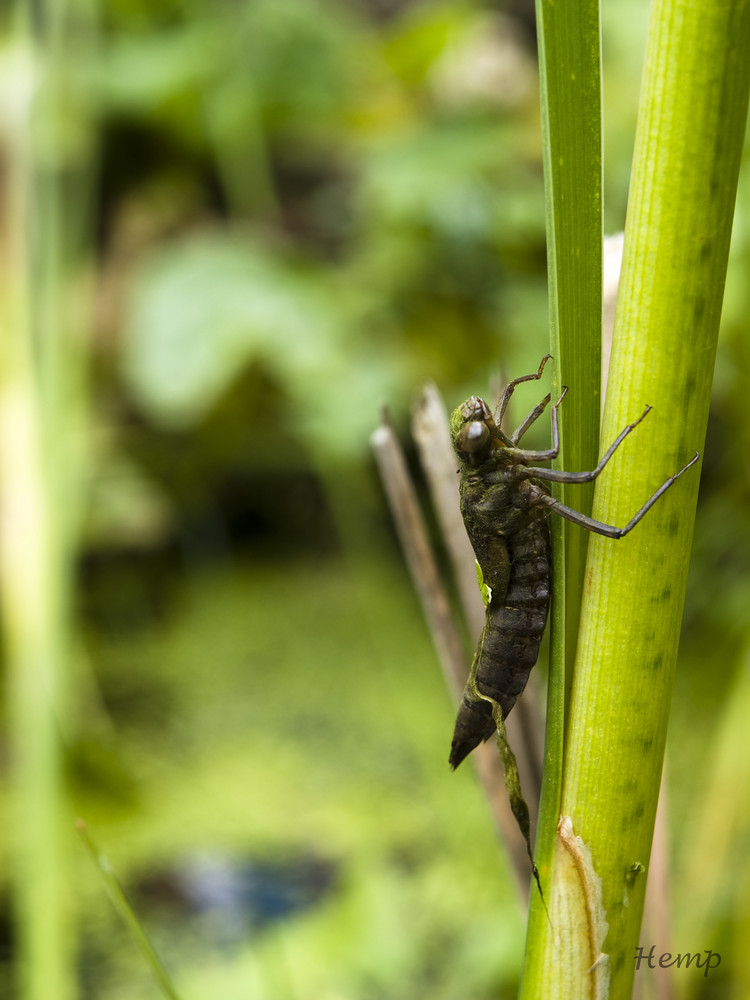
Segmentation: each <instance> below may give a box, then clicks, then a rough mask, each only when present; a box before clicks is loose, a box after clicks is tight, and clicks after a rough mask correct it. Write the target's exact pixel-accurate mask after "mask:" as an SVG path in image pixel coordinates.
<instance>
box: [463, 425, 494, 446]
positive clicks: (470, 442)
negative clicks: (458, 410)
mask: <svg viewBox="0 0 750 1000" xmlns="http://www.w3.org/2000/svg"><path fill="white" fill-rule="evenodd" d="M462 437H463V445H464V450H465V451H469V452H477V451H481V450H482V449H483V448H484V447H485V445H486V444H487V442H488V441H489V439H490V429H489V427H488V426H487V424H485V423H484V421H481V420H472V421H471V423H470V424H467V426H466V427H465V428H464V432H463V435H462Z"/></svg>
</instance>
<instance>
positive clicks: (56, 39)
mask: <svg viewBox="0 0 750 1000" xmlns="http://www.w3.org/2000/svg"><path fill="white" fill-rule="evenodd" d="M87 2H88V0H78V2H74V0H69V2H68V3H51V2H42V3H36V4H34V5H33V10H32V9H31V8H32V5H30V4H26V3H22V2H18V3H16V5H15V15H16V21H15V33H14V36H13V38H12V41H11V43H10V45H9V47H8V50H7V52H6V57H7V59H8V64H7V66H8V72H6V73H5V74H4V83H5V88H4V90H3V92H2V102H3V108H4V110H5V111H7V114H4V115H3V116H2V121H3V126H4V128H3V131H2V136H1V141H2V145H3V152H4V158H5V161H6V163H7V165H8V169H7V171H6V174H5V185H4V188H3V191H2V198H3V209H4V211H3V213H2V219H3V220H4V228H3V230H2V256H3V263H4V264H5V266H4V267H3V269H2V275H1V276H0V281H2V294H1V295H0V300H1V301H2V306H1V307H0V327H1V334H0V335H1V339H0V343H1V344H2V349H1V351H0V465H1V466H2V477H1V479H0V484H1V485H0V497H1V500H2V505H1V507H0V510H1V515H0V534H1V536H2V544H1V545H0V553H1V554H0V586H1V587H2V613H3V627H4V633H5V648H6V653H7V662H8V677H9V684H8V690H9V723H10V726H9V732H10V747H11V760H12V767H13V772H12V773H13V812H12V822H11V841H12V851H13V867H12V891H13V904H14V911H15V917H16V928H17V965H18V987H19V991H18V992H19V996H20V997H21V998H22V1000H64V998H66V997H68V996H72V995H73V992H74V987H73V973H72V961H71V958H72V954H73V950H72V948H71V947H70V943H71V941H70V939H71V930H70V924H71V920H70V916H71V909H70V903H71V900H72V894H71V893H70V892H69V891H67V886H66V877H65V865H64V850H63V846H62V845H63V837H64V832H63V830H64V828H63V813H64V804H63V782H62V745H61V731H62V729H63V728H64V723H65V693H66V680H67V663H68V646H69V633H70V616H69V615H70V606H71V586H72V582H71V581H72V556H73V545H74V534H75V526H76V523H77V520H78V514H79V505H78V503H77V502H76V500H77V497H76V491H75V486H76V485H77V480H78V476H77V473H78V471H79V469H78V465H79V460H80V454H79V448H80V435H79V433H78V432H79V430H80V423H81V419H80V418H81V415H82V413H83V402H84V379H83V377H82V373H83V370H84V368H83V360H84V356H85V348H86V342H85V339H84V338H83V336H82V334H83V331H84V330H85V329H86V318H87V317H86V313H85V306H84V303H85V301H86V294H85V289H86V284H87V283H86V281H85V271H84V268H83V267H82V250H83V249H84V247H83V245H82V242H81V237H82V235H83V234H84V233H85V232H86V228H87V227H86V222H87V220H88V218H89V215H88V212H87V211H86V208H87V206H88V198H89V196H90V186H89V185H90V175H89V171H88V163H89V152H90V151H89V147H88V137H89V135H90V133H89V132H88V130H87V129H86V127H85V124H86V121H85V115H82V114H81V107H82V106H81V103H80V102H79V100H78V97H79V94H76V91H75V84H76V82H77V81H76V79H75V73H76V72H77V70H78V68H79V63H78V60H79V59H80V57H81V56H82V54H83V53H82V52H81V50H80V48H77V49H75V50H74V52H72V51H71V49H70V47H69V43H70V42H71V40H75V42H76V43H77V44H78V45H79V46H80V44H81V42H82V41H83V40H84V39H86V38H87V33H86V31H85V30H84V31H83V32H81V30H80V29H82V28H84V29H85V28H87V27H88V25H89V23H90V22H89V19H88V17H87V16H86V15H87V13H88V11H87ZM73 15H75V18H76V28H77V29H78V30H72V31H69V29H70V27H71V20H72V17H73ZM73 56H75V58H73Z"/></svg>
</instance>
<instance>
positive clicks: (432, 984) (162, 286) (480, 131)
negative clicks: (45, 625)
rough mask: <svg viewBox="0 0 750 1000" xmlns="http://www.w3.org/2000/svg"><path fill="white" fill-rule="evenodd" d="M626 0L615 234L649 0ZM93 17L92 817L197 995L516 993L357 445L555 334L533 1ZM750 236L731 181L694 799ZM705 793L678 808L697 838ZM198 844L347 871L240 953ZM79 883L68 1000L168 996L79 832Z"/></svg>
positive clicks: (475, 822) (135, 10)
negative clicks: (200, 890) (205, 898)
mask: <svg viewBox="0 0 750 1000" xmlns="http://www.w3.org/2000/svg"><path fill="white" fill-rule="evenodd" d="M610 6H611V10H609V11H607V12H605V29H607V28H608V26H610V25H611V31H610V33H609V34H606V33H605V57H604V66H605V109H606V108H607V107H611V108H612V112H613V113H612V116H611V118H610V120H609V122H608V127H607V149H608V151H611V152H612V157H611V159H606V158H605V163H606V165H607V175H606V177H605V182H606V183H605V189H606V190H607V191H608V196H609V205H610V206H614V207H613V208H611V209H610V211H611V212H612V215H611V219H610V222H609V225H610V227H612V228H614V227H619V226H621V224H622V213H623V210H624V203H625V197H626V186H627V175H628V169H629V156H630V145H629V144H630V142H631V138H630V136H631V129H632V115H633V109H634V107H635V105H636V101H637V66H636V67H635V69H634V59H635V60H636V61H637V60H638V59H639V58H640V56H639V55H638V53H639V42H640V36H639V31H641V25H642V23H643V21H642V17H641V15H642V13H643V11H642V8H643V6H644V5H643V4H639V5H637V6H636V7H635V8H633V6H632V5H631V4H626V3H616V4H613V5H610ZM634 10H635V11H637V12H638V16H635V15H634V14H633V11H634ZM96 16H97V18H98V21H99V29H98V30H99V38H98V42H97V45H98V49H97V52H96V57H95V59H94V60H93V62H92V61H91V60H90V59H88V58H85V59H84V58H81V59H80V60H78V61H76V59H75V51H76V50H75V48H74V47H71V65H70V67H69V71H70V74H71V78H74V79H76V80H77V86H78V87H79V88H80V93H81V95H82V97H81V99H82V100H85V101H86V102H88V103H89V104H92V105H93V106H94V107H95V110H96V122H95V126H92V128H93V134H92V135H91V136H90V148H91V149H94V148H97V147H98V148H100V151H101V153H100V187H99V211H98V218H97V240H96V245H95V246H94V247H92V252H94V253H95V255H96V267H97V292H96V296H97V300H96V306H97V308H96V326H95V334H94V337H93V339H92V343H91V361H92V366H93V367H92V370H93V379H92V404H93V405H92V421H91V422H92V426H91V435H90V454H89V456H88V466H89V478H88V483H89V492H88V495H87V497H86V498H85V499H86V505H87V516H86V525H85V537H84V542H83V545H82V551H81V554H80V560H79V576H78V584H77V586H78V590H77V593H76V595H75V606H76V613H77V616H78V626H79V628H78V631H79V650H78V657H77V669H76V671H75V681H74V683H75V690H74V691H73V692H72V693H71V703H72V708H71V711H70V713H69V714H70V720H69V731H68V732H66V743H67V752H68V756H69V760H68V780H69V785H70V794H71V798H72V801H73V803H74V807H75V809H76V810H77V811H78V812H80V813H81V814H82V815H84V816H85V818H86V819H87V820H88V821H89V822H90V823H91V825H92V829H93V831H94V833H95V836H96V839H97V840H98V841H99V842H100V844H101V846H102V847H103V848H104V849H105V850H106V852H107V853H108V854H109V855H110V858H111V860H112V862H113V864H114V865H115V868H116V869H118V870H119V872H120V874H121V876H122V879H123V881H124V883H125V886H126V888H127V889H128V890H129V891H130V893H131V895H132V896H133V898H134V901H135V903H136V908H137V909H138V912H139V915H140V916H141V918H142V919H143V921H144V924H145V926H146V929H147V931H152V932H153V935H154V944H155V945H156V947H157V948H158V949H159V950H160V951H162V952H163V955H164V958H165V959H166V961H167V964H168V965H170V966H171V969H172V971H173V973H174V975H175V980H176V982H177V984H178V986H179V987H180V988H182V989H183V990H184V995H185V996H204V995H215V996H221V997H222V998H223V1000H226V998H230V997H233V996H238V997H239V996H243V997H247V996H253V997H258V998H265V997H269V998H271V997H272V998H273V1000H286V998H289V1000H307V998H312V997H314V998H315V1000H340V998H346V1000H355V998H363V1000H364V998H372V1000H375V998H385V997H388V998H389V1000H409V998H411V997H417V996H420V997H421V996H423V995H424V993H425V992H426V991H427V990H429V992H430V995H431V996H433V997H434V998H435V1000H440V998H442V997H444V998H445V1000H453V998H455V997H456V996H466V997H469V996H471V997H473V998H481V997H488V998H489V997H497V996H502V997H510V996H512V995H514V993H515V983H516V978H517V974H518V969H519V967H520V960H521V952H522V943H521V942H522V926H523V921H522V915H521V913H520V909H519V907H518V906H517V904H516V901H515V898H514V893H513V889H512V886H511V882H510V879H509V878H508V873H507V871H506V866H505V862H504V858H503V856H502V853H501V851H500V850H499V849H498V845H497V844H496V842H495V839H494V836H493V833H492V830H491V827H490V822H489V818H488V813H487V811H486V809H485V807H484V804H483V803H482V801H481V798H480V794H479V791H478V789H477V788H476V787H475V783H474V781H473V779H472V776H471V774H470V773H469V772H467V773H466V774H464V775H457V776H455V777H453V778H451V776H450V775H449V773H448V768H447V763H446V761H447V749H448V744H449V735H450V729H451V719H450V715H451V709H450V704H449V700H448V698H447V696H446V694H445V692H444V691H443V684H442V681H441V679H440V678H439V676H438V672H437V669H436V665H435V659H434V656H433V654H432V650H431V647H430V644H429V639H428V637H427V635H426V632H425V629H424V626H423V624H422V620H421V614H420V611H419V609H418V606H417V603H416V601H415V599H414V597H413V596H412V595H411V593H410V590H409V587H408V583H407V581H406V580H405V574H404V573H403V567H402V564H401V560H400V556H399V553H398V552H397V549H396V545H395V542H394V540H393V536H392V533H391V529H390V525H389V520H388V516H387V514H386V512H385V509H384V505H383V503H382V499H381V494H380V489H379V486H378V484H377V483H376V481H375V477H374V473H373V470H372V467H371V463H370V459H369V456H368V444H367V438H368V435H369V432H370V431H371V429H372V428H373V426H374V424H375V423H376V421H377V415H378V408H379V406H380V405H381V404H382V403H383V402H385V401H387V402H388V403H389V405H390V406H391V407H392V409H393V411H394V413H395V415H396V420H397V422H399V423H400V424H401V426H403V424H404V418H405V414H406V412H407V410H408V407H409V405H410V403H411V401H412V399H413V398H414V396H415V394H416V392H417V391H418V389H419V387H420V386H421V384H422V383H423V382H424V381H425V380H426V379H434V380H436V381H437V382H438V383H439V384H440V386H441V387H442V388H443V390H444V392H445V393H446V396H447V397H448V398H449V401H451V402H453V401H456V400H458V399H460V398H463V397H464V396H465V395H466V394H467V391H472V392H473V391H485V389H486V387H487V384H488V381H489V379H490V378H491V377H492V376H494V375H496V374H497V372H498V370H499V369H501V368H502V369H503V371H504V372H506V373H512V374H518V373H521V372H524V371H531V370H534V369H535V368H536V367H537V365H538V361H539V358H540V356H541V355H542V354H543V353H544V352H545V350H546V278H545V248H544V206H543V187H542V174H541V148H540V136H539V120H538V116H539V112H538V97H537V89H536V88H537V82H536V62H535V53H534V36H533V10H532V5H529V4H522V3H520V2H519V3H512V4H511V3H508V5H507V9H505V8H504V7H503V5H502V4H489V3H487V4H482V3H479V2H468V0H466V2H461V0H453V2H443V3H417V2H409V0H359V2H357V3H343V0H342V2H333V0H253V2H249V0H220V2H214V3H211V4H202V3H198V2H196V0H182V2H177V0H157V2H149V3H144V2H141V0H102V2H101V3H100V5H99V10H98V12H97V15H96ZM631 38H634V39H635V43H634V44H629V39H631ZM84 95H85V96H84ZM610 95H611V96H610ZM748 219H750V202H749V201H748V187H747V171H746V172H745V179H744V188H743V190H742V192H741V201H740V206H739V215H738V238H737V241H736V246H735V249H734V252H735V257H734V260H735V262H736V263H735V264H734V265H733V266H734V267H735V268H736V276H735V278H734V283H732V281H733V279H732V274H730V285H729V288H728V295H727V309H726V322H725V337H724V342H723V344H722V348H721V354H720V358H719V362H718V370H719V377H718V395H717V401H716V405H715V412H714V417H713V420H712V424H711V429H710V435H711V437H710V439H709V442H708V446H707V452H706V461H705V465H704V479H705V482H704V497H705V501H706V503H705V506H704V513H703V514H702V515H701V514H699V527H698V536H697V539H696V567H695V571H694V574H693V579H692V585H691V586H692V589H691V593H690V597H689V604H688V608H687V612H686V627H687V628H688V629H689V634H690V636H691V639H694V642H693V643H691V650H690V651H688V653H687V654H686V655H685V656H684V657H683V660H684V666H683V668H682V672H681V675H680V681H679V688H678V697H680V698H682V699H683V701H682V702H681V703H678V705H677V709H676V712H675V723H674V730H675V741H676V742H678V745H679V748H680V749H679V758H678V760H676V761H675V764H674V773H675V775H676V779H677V784H678V786H679V785H680V783H684V784H683V787H687V788H689V789H690V796H692V795H694V786H693V785H692V783H691V782H690V780H689V777H688V776H689V774H690V773H691V772H693V771H694V770H695V769H696V768H698V767H700V766H701V764H703V763H705V755H704V752H703V749H702V741H701V740H694V739H687V738H685V733H686V732H689V733H691V734H694V727H695V717H696V706H700V712H701V716H703V714H704V713H705V712H706V708H705V706H706V705H707V704H709V703H710V704H711V705H716V707H718V705H719V704H720V702H721V686H720V685H717V684H716V674H717V671H718V669H719V667H721V669H724V670H726V672H727V675H729V674H731V673H732V671H733V670H734V669H739V667H737V668H735V665H736V664H739V663H740V660H739V656H740V652H741V650H742V649H744V648H745V645H746V643H747V624H746V617H747V616H746V615H745V614H744V608H745V607H746V606H747V601H748V598H749V597H750V595H748V573H747V568H748V555H749V554H748V552H747V539H748V537H750V534H749V533H748V531H747V527H748V518H747V485H748V483H747V462H746V455H747V454H748V450H749V449H748V448H747V447H744V446H743V445H744V444H745V443H746V442H745V438H746V436H747V433H748V431H747V421H746V420H745V419H744V393H743V387H744V385H745V384H746V379H747V375H748V367H749V362H750V359H749V358H748V356H747V343H748V341H747V315H748V311H749V310H748V301H747V283H746V282H745V281H743V278H742V275H743V274H745V275H746V274H747V267H748V255H749V254H750V243H749V242H748V235H747V230H748ZM649 402H652V403H654V405H655V404H656V403H657V401H655V400H651V401H649ZM738 438H739V443H738ZM717 593H718V594H721V595H722V596H721V599H720V600H716V595H717ZM698 651H700V653H698ZM706 663H710V664H712V666H711V669H707V668H706ZM683 748H685V749H684V754H683ZM744 751H745V752H746V751H747V748H744ZM738 752H739V751H738ZM691 808H692V805H691V802H690V799H689V797H688V796H683V798H682V799H681V798H680V796H679V794H677V795H675V814H676V815H677V817H678V819H679V822H680V823H682V822H687V816H688V814H689V812H690V809H691ZM744 821H745V822H746V824H747V825H746V827H745V830H747V828H748V826H750V822H748V817H745V820H744ZM200 851H208V852H216V853H218V854H219V855H220V856H222V857H225V858H228V859H230V860H232V861H233V862H236V863H237V864H238V865H241V864H252V863H255V862H258V861H262V860H264V859H266V860H267V859H271V860H275V861H279V859H280V860H281V861H282V862H284V863H289V865H290V867H292V868H293V866H294V863H295V861H296V860H298V859H300V858H307V857H314V858H320V859H322V860H323V861H324V862H325V863H326V864H329V865H330V866H331V870H332V871H333V872H334V873H335V877H334V878H333V880H332V882H331V885H330V886H329V887H328V888H327V889H326V891H325V892H322V893H321V897H320V899H319V900H318V901H317V902H316V903H315V905H312V906H310V907H309V908H307V909H300V911H299V912H296V913H293V914H291V915H289V916H288V917H287V919H285V920H277V921H271V920H269V921H266V922H264V923H262V924H259V925H257V926H250V927H246V928H245V930H244V932H243V935H241V936H240V939H233V940H232V941H231V943H230V944H227V943H226V941H223V940H222V938H221V935H218V936H217V935H216V934H215V933H214V932H215V928H214V927H213V924H212V921H213V922H216V921H219V922H221V919H222V917H221V912H222V911H221V909H220V908H219V909H218V910H214V911H212V912H211V913H209V914H208V916H207V915H206V913H203V914H201V913H200V912H199V910H198V909H197V908H196V905H195V904H194V903H193V904H191V902H190V900H189V899H188V898H187V896H186V894H185V891H184V889H182V890H179V891H178V890H176V889H175V884H176V881H177V882H179V879H177V880H176V877H172V876H173V874H174V872H175V871H179V870H180V869H181V866H182V865H183V864H188V866H189V862H190V859H191V857H193V856H194V855H195V854H196V852H200ZM738 863H739V862H738ZM70 864H71V869H72V871H73V872H74V876H75V877H74V880H73V883H72V884H73V885H74V886H75V888H74V889H73V890H72V891H73V894H74V896H75V900H74V905H75V907H76V909H77V911H78V914H79V920H80V930H81V934H80V940H81V944H80V949H79V953H80V962H79V964H80V977H81V995H82V996H85V997H91V998H99V997H104V996H106V997H107V998H108V1000H117V998H119V997H123V998H124V997H132V996H135V995H138V996H147V995H152V994H150V993H149V992H148V990H149V988H150V987H149V985H148V984H147V981H146V976H147V972H146V970H145V967H144V968H142V966H141V963H140V958H139V956H138V955H137V953H136V952H135V950H134V948H133V945H132V943H131V942H130V941H129V940H128V939H127V938H126V937H125V936H124V934H123V932H122V931H121V930H120V928H119V926H118V925H117V924H116V922H115V918H114V916H113V915H110V914H109V911H108V909H107V903H106V900H105V899H104V896H103V893H102V890H101V886H100V885H99V883H98V882H97V880H96V877H95V875H94V874H93V873H92V872H91V871H90V870H89V868H88V859H87V858H85V857H83V856H82V854H81V852H80V848H79V846H78V844H77V843H76V842H75V837H74V834H73V832H72V830H71V844H70ZM745 870H746V863H745ZM157 875H163V876H164V878H163V880H162V882H161V883H159V880H158V878H157V879H156V883H155V877H156V876H157ZM149 884H150V885H151V886H152V887H153V885H154V884H156V885H157V890H153V889H152V891H151V892H150V893H149V892H147V891H146V890H145V888H144V887H145V886H146V885H149ZM159 885H161V888H158V886H159ZM675 895H676V900H678V901H679V900H682V899H684V897H685V896H687V897H688V898H689V887H682V888H681V887H675ZM728 905H730V906H731V905H736V900H735V901H734V903H732V902H731V901H730V904H728ZM212 928H213V929H212ZM691 943H692V942H691ZM701 946H702V947H709V946H710V942H708V941H705V942H704V941H703V939H701ZM699 985H701V984H699ZM692 995H699V994H698V993H694V994H692ZM700 995H706V996H708V995H709V994H708V993H705V994H700Z"/></svg>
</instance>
